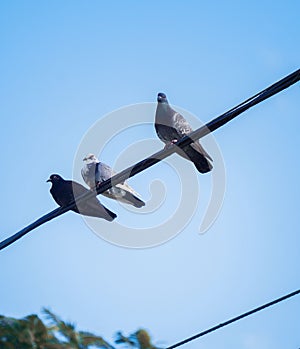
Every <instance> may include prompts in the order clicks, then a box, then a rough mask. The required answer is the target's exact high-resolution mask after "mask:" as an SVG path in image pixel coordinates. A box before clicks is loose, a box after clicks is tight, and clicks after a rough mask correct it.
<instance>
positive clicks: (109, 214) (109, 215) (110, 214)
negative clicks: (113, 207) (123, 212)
mask: <svg viewBox="0 0 300 349" xmlns="http://www.w3.org/2000/svg"><path fill="white" fill-rule="evenodd" d="M103 208H104V209H105V211H106V212H107V215H105V217H103V218H104V219H106V220H107V221H109V222H112V221H113V220H114V219H115V218H116V217H117V215H116V214H115V213H114V212H112V211H110V210H109V209H108V208H106V207H104V206H103Z"/></svg>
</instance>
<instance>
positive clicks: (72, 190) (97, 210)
mask: <svg viewBox="0 0 300 349" xmlns="http://www.w3.org/2000/svg"><path fill="white" fill-rule="evenodd" d="M47 182H51V183H52V187H51V189H50V193H51V195H52V196H53V199H54V200H55V201H56V203H57V204H58V205H59V206H67V205H68V204H69V203H70V202H72V201H73V200H74V197H75V199H76V198H77V197H79V196H81V195H82V194H85V193H87V192H89V190H88V189H86V188H85V187H84V186H83V185H81V184H79V183H77V182H74V181H66V180H64V179H63V178H62V177H61V176H60V175H58V174H53V175H51V176H50V178H49V179H48V180H47ZM72 211H74V212H76V213H80V214H82V215H84V216H90V217H98V218H104V219H106V220H107V221H110V222H111V221H113V220H114V219H115V218H116V217H117V215H116V214H115V213H113V212H111V211H110V210H109V209H107V208H106V207H104V206H103V205H102V204H101V203H100V201H99V200H98V199H97V198H96V195H95V196H94V197H91V198H90V199H88V200H84V201H81V202H80V203H78V204H77V205H76V207H75V208H73V209H72Z"/></svg>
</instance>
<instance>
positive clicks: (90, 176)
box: [81, 154, 145, 208]
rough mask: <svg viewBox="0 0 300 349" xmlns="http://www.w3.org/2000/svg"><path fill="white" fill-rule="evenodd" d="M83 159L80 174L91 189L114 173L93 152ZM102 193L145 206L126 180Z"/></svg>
mask: <svg viewBox="0 0 300 349" xmlns="http://www.w3.org/2000/svg"><path fill="white" fill-rule="evenodd" d="M83 161H85V165H84V166H83V168H82V170H81V175H82V178H83V179H84V181H85V183H86V184H87V185H88V186H89V187H90V188H91V189H92V190H94V189H95V188H96V187H98V186H99V185H101V183H102V182H104V181H106V180H107V179H109V178H111V177H112V176H113V175H115V174H116V172H115V171H114V170H113V169H112V168H111V167H109V166H108V165H106V164H104V163H103V162H100V161H99V160H98V159H97V158H96V156H95V155H94V154H88V155H87V156H86V157H85V158H84V159H83ZM102 194H103V195H105V196H107V197H109V198H110V199H114V200H117V201H120V202H124V203H125V204H129V205H133V206H135V207H139V208H140V207H143V206H145V203H144V201H142V200H141V199H139V198H138V197H137V196H138V195H139V194H138V193H137V192H136V191H134V190H133V189H132V188H131V187H130V186H129V185H128V184H127V183H126V182H123V183H119V184H117V185H115V186H113V187H112V188H110V189H108V190H106V191H105V192H104V193H102Z"/></svg>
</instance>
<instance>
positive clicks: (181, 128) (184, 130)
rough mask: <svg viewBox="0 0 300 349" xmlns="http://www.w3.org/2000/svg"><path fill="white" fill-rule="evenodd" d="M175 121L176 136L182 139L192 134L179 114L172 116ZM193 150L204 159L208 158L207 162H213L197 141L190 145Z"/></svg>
mask: <svg viewBox="0 0 300 349" xmlns="http://www.w3.org/2000/svg"><path fill="white" fill-rule="evenodd" d="M174 120H175V128H176V130H177V132H178V134H179V135H180V136H181V137H183V136H186V135H188V134H189V133H191V132H193V129H192V127H191V125H190V124H189V123H188V122H187V121H186V120H185V118H184V117H183V116H182V115H181V114H179V113H176V114H175V115H174ZM190 146H191V147H192V148H193V149H194V150H196V151H197V152H199V153H200V154H202V155H203V156H204V157H206V158H208V159H209V160H211V161H213V159H212V158H211V157H210V155H209V154H208V153H207V152H206V151H205V149H204V148H203V147H202V145H201V144H200V142H199V141H198V140H197V141H195V142H193V143H191V145H190Z"/></svg>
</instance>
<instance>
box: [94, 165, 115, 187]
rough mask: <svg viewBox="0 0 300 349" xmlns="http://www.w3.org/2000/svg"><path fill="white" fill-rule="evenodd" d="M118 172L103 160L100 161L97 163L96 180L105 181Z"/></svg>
mask: <svg viewBox="0 0 300 349" xmlns="http://www.w3.org/2000/svg"><path fill="white" fill-rule="evenodd" d="M114 174H116V172H115V171H114V170H113V169H112V168H111V167H110V166H108V165H106V164H104V163H103V162H99V163H98V164H97V170H96V180H97V181H98V182H104V181H106V180H107V179H109V178H111V177H112V176H113V175H114Z"/></svg>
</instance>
